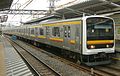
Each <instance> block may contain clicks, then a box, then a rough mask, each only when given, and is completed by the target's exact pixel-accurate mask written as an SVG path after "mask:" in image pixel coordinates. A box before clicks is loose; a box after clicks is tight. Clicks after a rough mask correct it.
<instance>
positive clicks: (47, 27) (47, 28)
mask: <svg viewBox="0 0 120 76" xmlns="http://www.w3.org/2000/svg"><path fill="white" fill-rule="evenodd" d="M49 38H50V27H49V26H46V39H47V40H48V41H46V42H47V43H49Z"/></svg>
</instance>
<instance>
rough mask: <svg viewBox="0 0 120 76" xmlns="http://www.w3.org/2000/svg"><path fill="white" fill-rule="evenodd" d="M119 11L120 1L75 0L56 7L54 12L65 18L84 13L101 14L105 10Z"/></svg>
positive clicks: (105, 11)
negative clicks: (69, 3) (81, 0)
mask: <svg viewBox="0 0 120 76" xmlns="http://www.w3.org/2000/svg"><path fill="white" fill-rule="evenodd" d="M114 11H120V1H118V0H116V1H115V0H86V1H84V2H76V3H75V4H73V5H72V4H71V5H67V4H66V5H64V6H62V7H59V8H56V10H55V12H56V13H55V14H58V15H60V16H63V17H65V18H73V17H80V16H82V15H83V13H84V14H86V15H93V14H103V13H107V12H114Z"/></svg>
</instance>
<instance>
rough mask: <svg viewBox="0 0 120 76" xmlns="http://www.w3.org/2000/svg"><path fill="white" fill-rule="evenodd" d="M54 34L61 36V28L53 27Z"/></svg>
mask: <svg viewBox="0 0 120 76" xmlns="http://www.w3.org/2000/svg"><path fill="white" fill-rule="evenodd" d="M52 35H53V36H57V37H60V28H59V27H53V28H52Z"/></svg>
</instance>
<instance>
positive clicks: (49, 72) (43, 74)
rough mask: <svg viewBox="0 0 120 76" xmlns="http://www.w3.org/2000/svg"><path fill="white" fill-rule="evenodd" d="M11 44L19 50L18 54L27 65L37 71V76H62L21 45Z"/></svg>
mask: <svg viewBox="0 0 120 76" xmlns="http://www.w3.org/2000/svg"><path fill="white" fill-rule="evenodd" d="M9 41H10V40H9ZM10 43H11V44H12V46H13V47H14V48H15V49H16V50H17V52H18V53H19V54H20V55H21V56H22V57H23V58H24V59H25V60H26V61H27V63H28V64H29V65H30V66H31V67H32V68H33V69H34V70H35V72H36V73H37V76H61V74H60V73H57V72H56V71H55V70H54V69H52V68H51V67H50V66H49V65H47V64H46V63H44V62H42V61H41V60H39V59H38V58H37V57H36V56H34V55H33V54H31V53H30V52H28V51H27V50H26V49H24V48H22V47H21V46H20V45H18V44H16V43H15V42H12V41H10Z"/></svg>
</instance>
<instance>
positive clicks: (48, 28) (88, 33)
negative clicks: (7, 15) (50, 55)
mask: <svg viewBox="0 0 120 76" xmlns="http://www.w3.org/2000/svg"><path fill="white" fill-rule="evenodd" d="M114 25H115V24H114V20H113V19H112V18H109V17H104V16H99V15H95V16H85V17H81V18H73V19H65V20H62V19H61V20H54V21H53V20H51V21H40V22H37V23H36V22H32V23H26V24H25V25H22V26H20V27H15V28H11V29H10V28H9V29H5V30H4V34H7V35H16V36H17V38H18V39H19V38H23V39H24V40H26V41H28V42H31V43H33V44H35V45H37V46H39V45H40V44H45V45H49V46H52V47H55V48H59V49H61V53H62V54H63V55H66V56H69V57H72V58H74V59H76V60H77V61H78V62H80V63H83V64H86V65H89V66H92V65H103V64H109V63H111V58H112V57H113V56H114V53H115V39H114V30H115V29H114V27H115V26H114Z"/></svg>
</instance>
